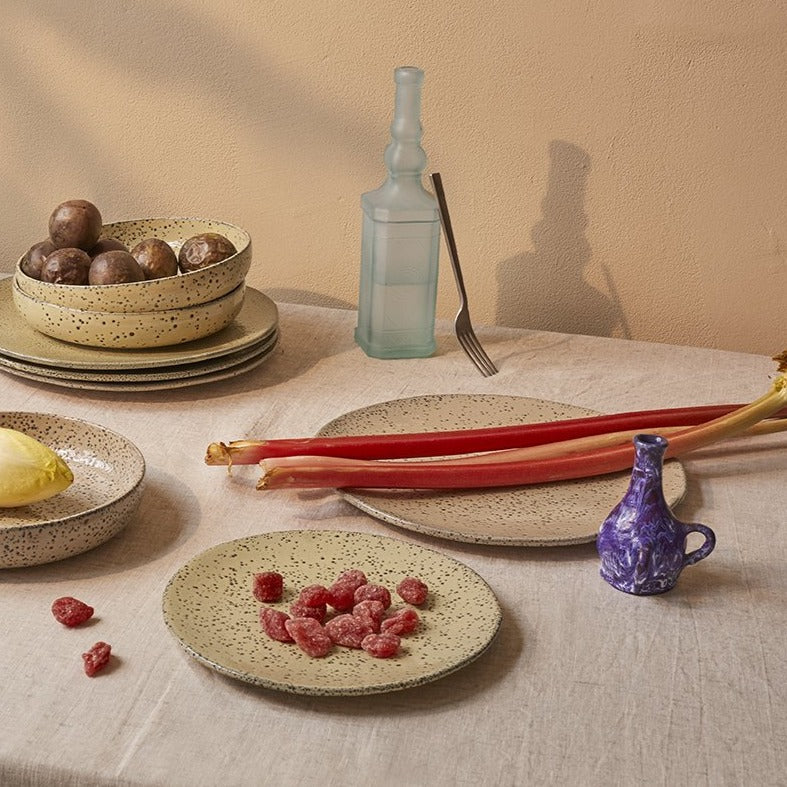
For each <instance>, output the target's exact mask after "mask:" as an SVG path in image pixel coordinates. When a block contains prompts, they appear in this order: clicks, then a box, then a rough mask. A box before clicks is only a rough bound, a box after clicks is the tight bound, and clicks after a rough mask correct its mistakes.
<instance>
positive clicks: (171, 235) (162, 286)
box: [14, 218, 251, 312]
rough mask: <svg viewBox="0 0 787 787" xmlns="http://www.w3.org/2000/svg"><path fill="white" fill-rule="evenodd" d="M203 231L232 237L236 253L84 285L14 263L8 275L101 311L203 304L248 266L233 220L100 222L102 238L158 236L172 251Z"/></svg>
mask: <svg viewBox="0 0 787 787" xmlns="http://www.w3.org/2000/svg"><path fill="white" fill-rule="evenodd" d="M203 232H217V233H219V234H220V235H224V236H225V237H226V238H228V239H229V240H230V241H232V243H233V245H234V246H235V248H236V249H237V250H238V253H237V254H233V255H232V256H231V257H228V258H227V259H226V260H222V261H221V262H217V263H215V264H214V265H210V266H208V267H207V268H203V269H202V270H198V271H192V272H190V273H183V274H179V275H177V276H170V277H168V278H164V279H151V280H150V281H141V282H135V283H133V284H108V285H103V286H98V285H88V286H85V287H79V286H73V285H65V284H49V283H47V282H42V281H38V280H37V279H31V278H30V277H29V276H26V275H25V274H24V273H23V272H22V270H21V268H20V267H19V265H20V263H21V258H20V260H19V261H18V262H17V265H16V271H15V274H14V279H15V281H16V283H17V285H18V286H19V289H20V290H22V292H24V293H25V294H27V295H29V296H31V297H32V298H36V299H37V300H39V301H45V302H47V303H52V304H56V305H59V306H65V307H67V308H71V309H87V310H90V311H106V312H149V311H159V310H165V309H178V308H182V307H183V306H192V305H195V304H200V303H207V302H208V301H212V300H215V299H216V298H219V297H221V296H222V295H226V294H227V293H228V292H230V291H231V290H234V289H235V288H236V287H237V286H238V285H239V284H240V283H241V282H242V281H243V280H244V279H245V278H246V274H247V273H248V271H249V268H250V266H251V237H250V236H249V233H248V232H246V231H245V230H243V229H241V228H240V227H236V226H235V225H234V224H227V223H226V222H223V221H212V220H210V219H196V218H153V219H135V220H132V221H118V222H114V223H112V224H105V225H104V229H103V232H102V237H105V238H116V239H117V240H119V241H121V242H123V243H125V244H126V246H128V248H129V249H131V248H132V247H133V246H135V245H136V244H137V243H138V242H139V241H141V240H144V239H145V238H160V239H161V240H164V241H166V242H167V243H169V244H170V245H171V246H172V248H173V249H174V250H175V253H176V254H177V252H178V251H180V247H181V246H182V245H183V243H184V241H186V240H187V239H188V238H190V237H192V236H194V235H199V234H201V233H203Z"/></svg>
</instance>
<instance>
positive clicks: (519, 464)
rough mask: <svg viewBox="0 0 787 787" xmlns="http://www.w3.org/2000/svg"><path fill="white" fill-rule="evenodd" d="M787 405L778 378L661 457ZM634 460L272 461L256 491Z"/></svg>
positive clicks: (503, 477)
mask: <svg viewBox="0 0 787 787" xmlns="http://www.w3.org/2000/svg"><path fill="white" fill-rule="evenodd" d="M785 405H787V375H786V374H780V375H779V376H778V377H777V378H776V380H775V381H774V383H773V385H772V386H771V389H770V390H769V391H768V392H767V393H766V394H764V395H763V396H761V397H760V398H759V399H757V400H755V401H754V402H752V403H751V404H748V405H745V406H742V407H739V408H737V409H735V410H733V411H732V412H730V413H727V414H725V415H723V416H721V417H719V418H715V419H713V420H711V421H708V422H705V423H702V424H699V425H696V426H691V427H688V428H684V429H681V430H679V431H677V432H674V433H673V434H672V435H671V436H670V437H669V445H668V447H667V452H666V455H665V456H666V457H667V458H669V457H675V456H681V455H683V454H685V453H688V452H689V451H693V450H696V449H698V448H702V447H704V446H706V445H709V444H711V443H714V442H717V441H719V440H722V439H725V438H728V437H733V436H735V435H737V434H740V433H741V432H744V431H745V430H746V429H749V428H750V427H752V426H754V425H755V424H757V423H759V422H760V421H762V420H764V419H766V418H768V417H770V416H772V415H773V414H774V413H777V412H779V411H780V410H781V409H782V408H783V407H785ZM633 459H634V446H633V444H630V443H629V444H625V445H619V444H618V445H612V446H606V447H602V448H593V449H590V450H584V451H583V450H580V451H572V452H569V453H564V454H561V455H558V456H550V457H547V458H537V459H526V460H512V459H510V457H509V456H505V455H503V458H502V459H500V461H490V460H489V458H488V457H487V458H485V459H484V460H483V461H472V460H468V461H463V462H461V463H457V462H456V461H453V462H451V461H450V460H449V461H446V460H434V461H418V462H402V461H377V460H353V461H350V460H346V459H342V460H340V461H338V462H336V463H332V462H328V461H326V458H325V457H312V456H305V457H301V458H300V460H299V461H296V460H294V459H293V460H290V461H287V462H284V463H283V464H282V465H281V466H279V465H278V464H277V460H276V459H266V460H263V461H262V462H261V463H260V464H261V466H262V469H263V475H262V477H261V478H260V480H259V482H258V484H257V488H258V489H275V488H279V487H300V488H314V487H336V488H346V487H354V488H385V489H393V488H407V489H471V488H484V487H505V486H520V485H526V484H538V483H548V482H551V481H564V480H570V479H576V478H586V477H591V476H597V475H603V474H606V473H612V472H617V471H621V470H626V469H628V468H630V467H631V465H632V463H633ZM334 464H335V466H331V465H334Z"/></svg>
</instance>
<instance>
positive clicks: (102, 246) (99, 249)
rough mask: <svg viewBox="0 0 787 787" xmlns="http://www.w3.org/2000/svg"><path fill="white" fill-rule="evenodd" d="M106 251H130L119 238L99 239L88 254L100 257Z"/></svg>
mask: <svg viewBox="0 0 787 787" xmlns="http://www.w3.org/2000/svg"><path fill="white" fill-rule="evenodd" d="M105 251H128V246H126V244H125V243H123V242H121V241H119V240H118V239H117V238H99V239H98V240H97V241H96V244H95V246H93V248H92V249H90V251H89V252H88V254H89V255H90V256H91V257H98V255H99V254H103V253H104V252H105Z"/></svg>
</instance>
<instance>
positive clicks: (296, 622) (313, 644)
mask: <svg viewBox="0 0 787 787" xmlns="http://www.w3.org/2000/svg"><path fill="white" fill-rule="evenodd" d="M284 627H285V628H286V629H287V631H288V633H289V635H290V636H291V637H292V638H293V639H294V640H295V644H296V645H297V646H298V647H299V648H300V649H301V650H302V651H303V652H304V653H306V654H307V655H308V656H311V657H312V658H316V659H319V658H322V657H323V656H326V655H328V652H329V651H330V650H331V648H332V647H333V640H332V639H331V638H330V637H329V636H328V634H326V632H325V629H324V628H323V627H322V625H321V624H320V623H319V621H317V620H315V619H314V618H290V620H285V621H284Z"/></svg>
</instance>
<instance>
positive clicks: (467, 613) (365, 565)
mask: <svg viewBox="0 0 787 787" xmlns="http://www.w3.org/2000/svg"><path fill="white" fill-rule="evenodd" d="M350 568H359V569H361V570H362V571H364V572H365V573H366V575H367V578H368V579H369V581H370V582H374V583H377V584H382V585H385V586H386V587H388V588H389V589H391V590H392V591H393V589H394V588H395V587H396V585H397V584H398V583H399V582H400V580H401V579H403V578H404V577H405V576H417V577H420V578H421V579H422V580H423V581H424V582H426V584H427V585H428V586H429V588H430V592H429V598H428V599H427V601H426V603H425V604H424V605H423V606H422V607H420V608H419V614H420V616H421V626H420V628H419V629H418V630H417V631H416V632H414V633H413V634H410V635H408V636H406V637H403V638H402V647H401V649H400V652H399V654H398V655H397V656H396V657H394V658H391V659H376V658H373V657H372V656H370V655H369V654H367V653H366V652H364V651H362V650H354V649H349V648H342V647H334V649H333V650H332V651H331V652H330V653H329V654H328V655H327V656H325V657H324V658H311V657H309V656H307V655H306V654H305V653H303V652H302V651H301V650H300V648H298V646H297V645H294V644H291V643H289V644H288V643H282V642H276V641H274V640H272V639H270V638H269V637H268V636H267V634H265V633H264V632H263V631H262V629H261V627H260V623H259V611H260V608H261V607H262V606H263V605H262V604H260V603H259V602H258V601H257V600H256V599H255V598H254V596H253V595H252V578H253V575H254V573H256V572H261V571H278V572H279V573H281V574H282V575H283V576H284V580H285V595H284V598H283V600H282V602H281V603H278V604H271V605H269V606H275V607H277V608H280V609H282V610H284V611H286V610H287V608H288V606H289V604H290V603H291V602H292V601H293V600H294V598H295V596H296V595H297V594H298V592H299V590H300V589H301V588H302V587H304V586H306V585H312V584H323V585H329V584H331V583H332V582H333V580H334V579H335V578H336V577H337V576H338V575H339V574H340V573H341V572H342V571H344V570H345V569H350ZM392 596H393V598H394V602H393V604H392V610H393V609H395V608H397V607H401V606H405V604H404V602H402V601H401V600H400V599H398V596H396V594H395V593H394V592H392ZM163 613H164V620H165V621H166V623H167V626H168V627H169V629H170V631H171V632H172V633H173V634H174V636H175V638H176V639H177V640H178V642H179V643H180V644H181V646H182V647H183V648H185V650H186V652H187V653H189V654H190V655H191V656H193V657H194V658H195V659H197V660H198V661H199V662H201V663H202V664H204V665H206V666H208V667H210V668H211V669H214V670H216V671H217V672H220V673H223V674H224V675H229V676H230V677H232V678H237V679H238V680H242V681H245V682H247V683H253V684H256V685H259V686H265V687H267V688H270V689H277V690H280V691H285V692H290V693H296V694H315V695H339V694H342V695H352V694H376V693H381V692H387V691H394V690H397V689H405V688H408V687H410V686H417V685H420V684H423V683H426V682H429V681H433V680H436V679H437V678H441V677H443V676H444V675H448V674H449V673H451V672H454V671H455V670H458V669H459V668H460V667H463V666H464V665H466V664H468V663H470V662H471V661H473V660H474V659H476V658H478V657H479V656H480V655H481V654H482V653H483V652H484V651H485V650H486V649H487V648H488V647H489V645H490V644H491V642H492V640H493V639H494V636H495V634H496V633H497V630H498V627H499V625H500V618H501V612H500V606H499V604H498V602H497V599H496V598H495V596H494V593H493V592H492V590H491V589H490V587H489V585H487V584H486V582H485V581H484V580H483V579H481V577H480V576H479V575H478V574H476V573H475V572H474V571H472V570H471V569H470V568H468V567H467V566H465V565H464V564H462V563H459V562H458V561H456V560H453V559H452V558H449V557H447V556H445V555H442V554H440V553H439V552H435V551H433V550H430V549H425V548H424V547H421V546H418V545H416V544H411V543H407V542H405V541H399V540H395V539H392V538H385V537H382V536H375V535H371V534H366V533H352V532H346V531H336V530H333V531H325V530H321V531H311V530H294V531H289V532H275V533H264V534H261V535H256V536H251V537H248V538H242V539H239V540H236V541H229V542H227V543H224V544H219V545H218V546H215V547H213V548H211V549H208V550H207V551H205V552H203V553H202V554H200V555H198V556H197V557H195V558H194V559H193V560H191V561H190V562H188V563H187V564H186V565H185V566H183V567H182V568H181V569H180V570H179V571H178V572H177V573H176V574H175V575H174V576H173V577H172V578H171V579H170V581H169V583H168V584H167V587H166V589H165V591H164V599H163Z"/></svg>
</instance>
